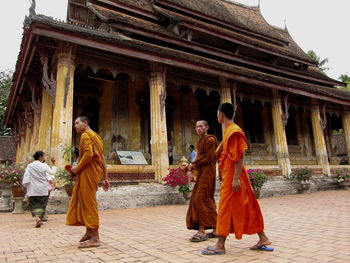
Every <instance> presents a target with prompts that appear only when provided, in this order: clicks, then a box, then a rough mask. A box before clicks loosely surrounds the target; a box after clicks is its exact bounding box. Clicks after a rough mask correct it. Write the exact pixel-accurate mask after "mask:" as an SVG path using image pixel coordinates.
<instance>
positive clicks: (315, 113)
mask: <svg viewBox="0 0 350 263" xmlns="http://www.w3.org/2000/svg"><path fill="white" fill-rule="evenodd" d="M311 122H312V131H313V134H314V141H315V150H316V160H317V164H319V165H321V167H322V172H323V173H324V174H325V175H328V176H330V175H331V171H330V166H329V162H328V154H327V148H326V142H325V138H324V134H323V130H322V127H321V116H320V107H319V105H318V104H317V103H315V102H313V105H312V109H311Z"/></svg>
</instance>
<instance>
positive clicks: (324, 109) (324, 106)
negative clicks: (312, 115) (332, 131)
mask: <svg viewBox="0 0 350 263" xmlns="http://www.w3.org/2000/svg"><path fill="white" fill-rule="evenodd" d="M321 114H322V117H321V116H320V118H321V128H322V131H323V132H324V130H325V128H326V125H327V117H326V103H323V104H322V106H321ZM321 114H320V115H321Z"/></svg>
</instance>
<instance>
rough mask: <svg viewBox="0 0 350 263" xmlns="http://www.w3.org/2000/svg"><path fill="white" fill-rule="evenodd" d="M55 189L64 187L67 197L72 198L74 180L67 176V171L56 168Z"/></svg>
mask: <svg viewBox="0 0 350 263" xmlns="http://www.w3.org/2000/svg"><path fill="white" fill-rule="evenodd" d="M55 187H56V188H62V187H64V188H65V189H66V192H67V195H68V196H69V197H71V196H72V193H73V187H74V179H73V177H72V176H71V175H70V174H69V172H68V171H67V170H65V169H64V168H57V170H56V173H55Z"/></svg>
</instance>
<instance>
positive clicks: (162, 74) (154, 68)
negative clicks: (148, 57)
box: [150, 61, 167, 120]
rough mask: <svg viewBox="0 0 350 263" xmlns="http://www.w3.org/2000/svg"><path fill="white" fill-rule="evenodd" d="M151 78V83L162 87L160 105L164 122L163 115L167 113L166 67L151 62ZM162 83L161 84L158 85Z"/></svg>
mask: <svg viewBox="0 0 350 263" xmlns="http://www.w3.org/2000/svg"><path fill="white" fill-rule="evenodd" d="M150 69H151V77H150V82H156V85H162V90H161V92H160V94H159V104H160V116H161V120H163V115H164V112H165V101H166V97H167V94H166V69H167V67H166V65H164V64H159V63H157V62H152V61H151V62H150ZM158 82H160V83H158Z"/></svg>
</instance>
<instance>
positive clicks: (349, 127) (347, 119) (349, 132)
mask: <svg viewBox="0 0 350 263" xmlns="http://www.w3.org/2000/svg"><path fill="white" fill-rule="evenodd" d="M343 129H344V135H345V142H346V149H347V153H348V160H349V163H350V111H349V110H346V111H345V112H344V115H343Z"/></svg>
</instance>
